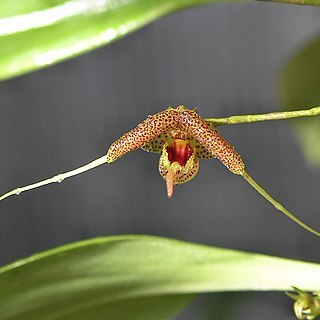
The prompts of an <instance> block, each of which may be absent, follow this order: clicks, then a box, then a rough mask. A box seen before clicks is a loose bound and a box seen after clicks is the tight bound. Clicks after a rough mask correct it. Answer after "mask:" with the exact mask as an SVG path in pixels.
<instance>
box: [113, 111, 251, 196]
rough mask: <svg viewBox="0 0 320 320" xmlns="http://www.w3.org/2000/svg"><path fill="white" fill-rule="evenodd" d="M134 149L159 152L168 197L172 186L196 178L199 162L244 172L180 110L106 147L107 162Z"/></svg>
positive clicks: (226, 147) (231, 153)
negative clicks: (210, 161)
mask: <svg viewBox="0 0 320 320" xmlns="http://www.w3.org/2000/svg"><path fill="white" fill-rule="evenodd" d="M137 148H142V149H144V150H145V151H148V152H149V151H151V152H158V153H160V152H161V156H160V161H159V172H160V175H161V176H162V177H163V179H164V180H166V185H167V194H168V196H169V197H171V196H172V194H173V187H174V185H177V184H181V183H184V182H187V181H189V180H191V179H192V178H194V177H195V176H196V174H197V172H198V169H199V158H204V159H209V158H217V159H218V160H220V161H221V162H222V163H223V164H224V165H225V166H226V167H227V168H228V169H229V170H230V171H231V172H232V173H234V174H237V175H243V174H244V172H245V171H244V168H245V165H244V162H243V161H242V159H241V157H240V155H239V154H238V153H237V151H235V149H234V148H233V147H232V146H231V145H230V144H229V143H228V142H227V141H226V140H225V139H224V138H223V137H222V136H221V135H220V133H219V132H218V131H217V130H216V129H214V128H212V127H211V126H209V125H208V124H207V123H206V122H205V121H204V120H203V119H202V118H201V117H200V116H199V115H198V113H197V112H196V111H194V110H190V109H187V108H186V107H184V106H178V107H177V108H171V107H169V108H168V109H167V110H164V111H161V112H159V113H157V114H155V115H153V116H148V117H147V119H146V120H144V121H143V122H141V123H140V124H139V125H138V126H137V127H136V128H134V129H133V130H131V131H129V132H127V133H126V134H124V135H123V136H122V137H121V138H119V139H118V140H116V141H115V142H114V143H113V144H112V145H111V146H110V148H109V150H108V152H107V162H108V163H110V162H113V161H115V160H117V159H118V158H120V157H122V156H123V155H125V154H126V153H128V152H130V151H133V150H135V149H137Z"/></svg>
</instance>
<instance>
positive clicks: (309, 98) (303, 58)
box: [280, 38, 320, 167]
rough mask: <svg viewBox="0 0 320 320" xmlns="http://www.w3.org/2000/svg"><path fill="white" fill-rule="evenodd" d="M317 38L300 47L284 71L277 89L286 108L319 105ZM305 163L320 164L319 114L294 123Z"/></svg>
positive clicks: (319, 81)
mask: <svg viewBox="0 0 320 320" xmlns="http://www.w3.org/2000/svg"><path fill="white" fill-rule="evenodd" d="M319 88H320V38H317V39H316V40H313V41H312V42H311V43H309V44H308V45H306V46H305V47H303V48H302V49H301V50H300V51H299V52H298V53H297V54H296V55H295V56H294V57H293V58H292V59H291V60H290V61H289V63H288V65H287V66H286V67H285V69H284V70H283V73H282V76H281V82H280V91H281V98H282V101H283V104H284V105H285V107H286V109H287V110H297V109H301V108H302V107H303V108H308V107H313V106H318V105H319V104H320V90H319ZM294 128H295V131H296V135H297V137H298V141H299V143H300V145H301V147H302V150H303V151H304V154H305V157H306V159H307V161H308V163H309V164H310V165H312V166H317V167H320V143H319V137H320V117H314V118H310V119H299V120H297V121H295V122H294Z"/></svg>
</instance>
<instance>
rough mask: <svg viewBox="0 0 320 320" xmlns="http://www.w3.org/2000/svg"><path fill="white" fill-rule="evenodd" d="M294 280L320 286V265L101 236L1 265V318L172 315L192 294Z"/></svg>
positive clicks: (285, 285)
mask: <svg viewBox="0 0 320 320" xmlns="http://www.w3.org/2000/svg"><path fill="white" fill-rule="evenodd" d="M291 286H296V287H299V288H301V289H303V290H315V289H318V288H320V265H317V264H312V263H307V262H299V261H293V260H287V259H283V258H275V257H269V256H264V255H260V254H252V253H245V252H240V251H235V250H228V249H220V248H215V247H207V246H202V245H196V244H191V243H186V242H180V241H177V240H170V239H165V238H158V237H149V236H118V237H109V238H97V239H92V240H88V241H83V242H78V243H74V244H70V245H66V246H62V247H59V248H56V249H54V250H50V251H47V252H43V253H40V254H37V255H34V256H31V257H30V258H27V259H23V260H20V261H17V262H15V263H12V264H10V265H7V266H5V267H2V268H1V269H0V288H1V291H0V314H1V320H9V319H10V320H13V319H14V320H20V319H21V320H22V319H23V320H25V319H32V320H38V319H39V320H40V319H41V320H55V319H64V320H66V319H67V320H68V319H81V320H86V319H88V320H89V319H97V320H99V319H117V320H121V319H140V320H142V319H148V320H149V319H170V318H171V317H172V316H173V315H174V314H175V313H176V312H177V311H178V310H179V309H180V308H181V307H183V306H184V305H185V303H187V302H188V301H189V299H190V298H191V296H190V294H194V293H199V292H220V291H242V290H283V291H285V290H291ZM184 295H185V296H184Z"/></svg>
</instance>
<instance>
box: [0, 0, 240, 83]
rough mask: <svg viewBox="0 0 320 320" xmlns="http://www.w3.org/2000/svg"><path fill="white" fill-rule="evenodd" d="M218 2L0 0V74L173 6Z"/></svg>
mask: <svg viewBox="0 0 320 320" xmlns="http://www.w3.org/2000/svg"><path fill="white" fill-rule="evenodd" d="M218 1H223V0H28V1H21V0H2V1H0V79H7V78H10V77H13V76H17V75H21V74H24V73H26V72H29V71H32V70H36V69H40V68H43V67H46V66H49V65H52V64H54V63H57V62H59V61H62V60H65V59H68V58H71V57H74V56H77V55H79V54H81V53H84V52H87V51H90V50H93V49H95V48H97V47H100V46H102V45H105V44H107V43H110V42H112V41H115V40H117V39H119V38H121V37H122V36H124V35H126V34H128V33H130V32H132V31H134V30H136V29H138V28H140V27H142V26H144V25H146V24H147V23H149V22H151V21H154V20H156V19H158V18H160V17H162V16H164V15H166V14H169V13H172V12H174V11H177V10H180V9H184V8H187V7H190V6H194V5H200V4H204V3H209V2H218ZM226 1H228V0H226ZM239 1H242V0H239Z"/></svg>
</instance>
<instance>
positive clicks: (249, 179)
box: [242, 172, 320, 237]
mask: <svg viewBox="0 0 320 320" xmlns="http://www.w3.org/2000/svg"><path fill="white" fill-rule="evenodd" d="M242 177H243V178H244V179H245V180H246V181H247V182H248V183H249V184H250V185H251V186H252V187H253V188H254V189H255V190H256V191H258V192H259V193H260V194H261V195H262V196H263V197H264V198H265V199H266V200H267V201H269V202H270V203H271V204H273V205H274V207H275V208H276V209H277V210H279V211H281V212H282V213H284V214H285V215H286V216H287V217H289V218H290V219H291V220H293V221H294V222H296V223H297V224H298V225H300V226H301V227H302V228H304V229H306V230H308V231H309V232H311V233H313V234H315V235H316V236H318V237H320V232H318V231H316V230H314V229H312V228H311V227H309V226H308V225H306V224H305V223H304V222H302V221H301V220H300V219H298V218H297V217H296V216H295V215H294V214H293V213H291V212H290V211H289V210H287V209H286V208H285V207H284V206H283V205H282V204H280V203H279V202H278V201H276V200H275V199H273V198H272V197H271V196H270V195H269V194H268V193H267V191H266V190H264V189H263V188H262V187H261V186H260V185H259V184H258V183H257V182H256V181H255V180H254V179H253V178H252V177H250V176H249V174H248V173H247V172H245V173H244V174H243V175H242Z"/></svg>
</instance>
